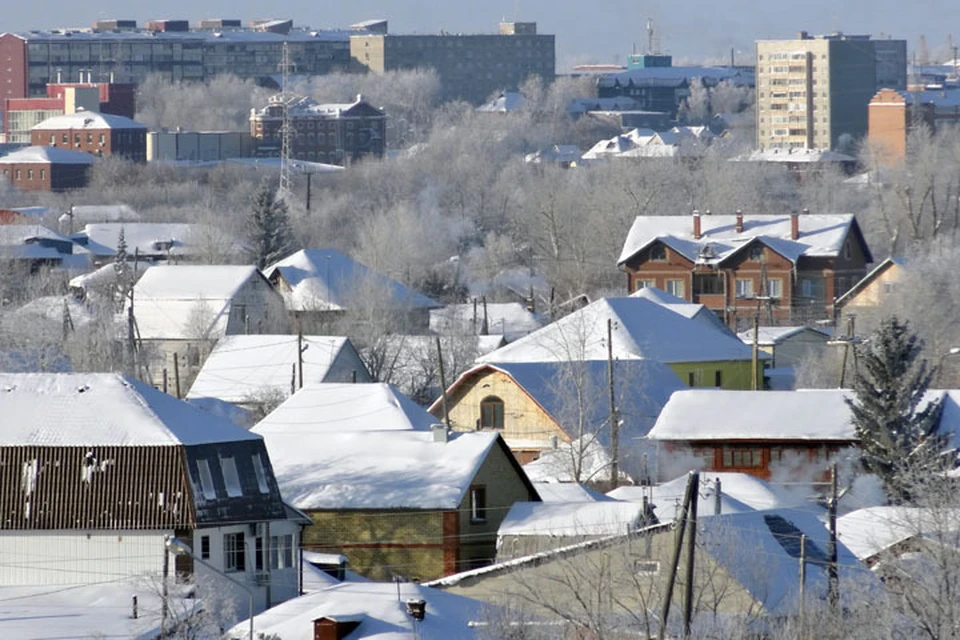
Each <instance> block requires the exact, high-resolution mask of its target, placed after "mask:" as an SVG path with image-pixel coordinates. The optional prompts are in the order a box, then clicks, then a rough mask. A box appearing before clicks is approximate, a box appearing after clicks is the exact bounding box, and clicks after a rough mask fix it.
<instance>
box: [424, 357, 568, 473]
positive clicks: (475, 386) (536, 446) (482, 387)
mask: <svg viewBox="0 0 960 640" xmlns="http://www.w3.org/2000/svg"><path fill="white" fill-rule="evenodd" d="M489 396H496V397H498V398H500V399H501V400H503V427H504V428H503V431H501V432H500V435H501V436H502V437H503V439H504V440H506V442H507V445H508V446H509V447H510V449H511V450H512V451H513V452H514V455H516V456H518V458H522V460H523V462H527V461H529V460H533V459H536V458H537V457H539V452H540V451H542V450H544V449H550V448H552V446H553V445H552V438H554V437H556V438H557V440H559V441H560V442H570V437H569V436H568V435H567V434H566V433H564V431H563V430H562V429H561V428H560V426H559V425H558V424H557V423H556V422H555V421H554V419H553V418H552V417H550V415H549V414H548V413H547V412H546V411H544V410H543V409H542V408H541V407H540V405H539V404H537V403H536V402H534V400H533V399H532V398H531V397H530V396H529V395H528V394H527V392H526V391H524V390H523V389H522V388H520V387H519V386H518V385H517V383H516V382H514V381H513V378H511V377H510V376H508V375H506V374H505V373H501V372H499V371H484V372H481V373H480V374H478V375H477V376H475V377H474V379H473V380H470V381H467V382H465V383H464V384H463V385H461V386H460V388H459V389H458V390H457V391H456V392H455V393H454V394H452V395H451V396H450V397H448V398H447V411H448V413H449V415H450V424H451V426H452V427H453V428H454V429H455V430H457V431H475V430H476V429H477V428H478V427H479V424H480V402H481V401H483V400H484V398H487V397H489ZM442 411H443V410H442V408H441V407H439V406H438V407H437V408H436V409H435V410H434V415H435V416H437V418H440V417H441V416H442ZM531 456H533V457H531Z"/></svg>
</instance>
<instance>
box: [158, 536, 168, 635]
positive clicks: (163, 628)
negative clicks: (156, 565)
mask: <svg viewBox="0 0 960 640" xmlns="http://www.w3.org/2000/svg"><path fill="white" fill-rule="evenodd" d="M169 575H170V550H169V549H167V544H166V540H164V544H163V585H162V586H161V589H162V599H163V602H161V603H160V637H161V638H164V637H166V635H167V618H168V617H169V616H170V605H169V603H168V598H169V593H168V592H167V577H168V576H169Z"/></svg>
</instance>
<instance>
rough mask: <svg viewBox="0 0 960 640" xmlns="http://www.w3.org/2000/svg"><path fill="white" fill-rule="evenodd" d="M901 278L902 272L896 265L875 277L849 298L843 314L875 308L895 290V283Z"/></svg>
mask: <svg viewBox="0 0 960 640" xmlns="http://www.w3.org/2000/svg"><path fill="white" fill-rule="evenodd" d="M902 277H903V272H902V271H901V269H900V267H899V266H897V265H895V264H894V265H892V266H890V268H888V269H886V270H885V271H884V272H883V273H881V274H879V275H877V276H875V277H874V278H873V280H872V281H871V282H870V283H869V284H868V285H866V286H865V287H863V289H861V290H860V291H858V292H857V293H856V294H855V295H853V296H851V297H850V299H849V300H847V301H846V302H845V303H844V305H843V310H844V312H847V311H850V310H853V309H864V308H869V309H872V308H876V307H878V306H880V304H881V303H882V302H883V301H884V300H885V299H886V298H887V296H889V295H890V294H891V293H893V292H894V291H895V290H896V287H897V283H898V282H899V281H900V279H901V278H902Z"/></svg>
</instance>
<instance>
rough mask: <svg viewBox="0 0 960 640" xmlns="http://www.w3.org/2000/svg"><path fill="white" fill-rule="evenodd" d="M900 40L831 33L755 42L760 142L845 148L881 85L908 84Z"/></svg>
mask: <svg viewBox="0 0 960 640" xmlns="http://www.w3.org/2000/svg"><path fill="white" fill-rule="evenodd" d="M906 63H907V45H906V41H905V40H872V39H871V38H870V36H868V35H847V34H843V33H835V34H831V35H825V36H810V35H808V34H807V33H806V32H804V31H801V32H800V34H799V35H798V37H797V38H796V39H795V40H759V41H757V147H758V148H759V149H837V148H838V147H839V148H845V147H846V146H848V145H850V144H852V143H853V142H854V141H855V140H856V139H858V138H860V137H862V136H863V135H865V134H866V132H867V104H868V103H869V102H870V99H871V98H872V97H873V95H874V94H875V93H876V92H877V91H878V90H879V89H881V88H890V89H895V90H903V89H905V88H906Z"/></svg>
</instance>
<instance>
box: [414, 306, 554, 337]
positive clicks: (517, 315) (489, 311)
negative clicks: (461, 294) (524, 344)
mask: <svg viewBox="0 0 960 640" xmlns="http://www.w3.org/2000/svg"><path fill="white" fill-rule="evenodd" d="M484 317H486V319H487V331H488V333H497V334H503V336H504V338H506V340H507V341H508V342H509V341H511V340H516V339H517V338H519V337H521V336H524V335H526V334H528V333H530V332H531V331H536V330H537V329H539V328H540V327H542V326H543V325H544V324H545V323H546V322H545V320H544V319H543V318H542V317H541V316H539V315H537V314H535V313H533V312H531V311H529V310H528V309H527V308H526V307H525V306H524V305H522V304H520V303H519V302H493V303H490V302H488V303H486V304H484V303H481V302H478V303H477V304H472V303H466V304H450V305H447V306H445V307H442V308H440V309H431V310H430V330H431V331H434V332H436V333H441V334H444V333H453V334H464V333H467V334H474V335H476V334H479V333H480V329H481V327H482V326H483V319H484Z"/></svg>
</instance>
